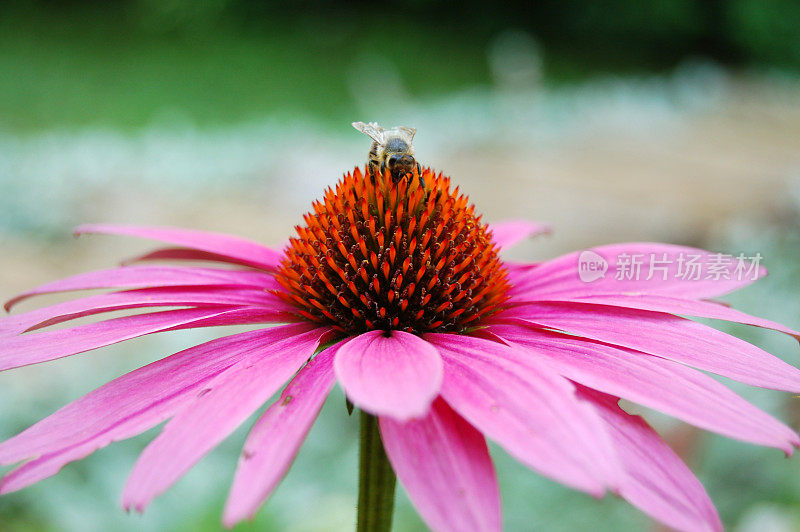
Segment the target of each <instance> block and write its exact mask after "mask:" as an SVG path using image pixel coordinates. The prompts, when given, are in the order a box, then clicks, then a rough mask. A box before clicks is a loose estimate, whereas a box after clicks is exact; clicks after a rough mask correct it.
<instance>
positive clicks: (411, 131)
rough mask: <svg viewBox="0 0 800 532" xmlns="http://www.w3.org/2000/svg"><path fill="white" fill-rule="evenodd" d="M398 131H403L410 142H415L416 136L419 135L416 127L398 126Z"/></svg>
mask: <svg viewBox="0 0 800 532" xmlns="http://www.w3.org/2000/svg"><path fill="white" fill-rule="evenodd" d="M397 129H398V130H399V131H402V132H403V133H404V134H406V135H408V141H409V142H411V141H412V140H414V135H416V134H417V128H415V127H406V126H397Z"/></svg>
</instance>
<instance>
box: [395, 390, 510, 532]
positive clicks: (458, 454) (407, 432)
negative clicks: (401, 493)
mask: <svg viewBox="0 0 800 532" xmlns="http://www.w3.org/2000/svg"><path fill="white" fill-rule="evenodd" d="M380 427H381V438H382V439H383V444H384V447H385V448H386V454H387V456H388V457H389V461H390V462H391V463H392V468H394V470H395V472H396V473H397V478H399V479H400V483H401V484H402V485H403V487H404V488H405V489H406V492H408V496H409V498H410V499H411V502H413V503H414V507H415V508H416V509H417V510H418V511H419V514H420V515H421V516H422V518H423V519H424V520H425V523H426V524H427V525H428V526H429V527H430V528H431V529H432V530H436V531H453V532H457V531H465V530H470V531H472V530H474V531H490V530H497V531H499V530H502V522H503V519H502V514H501V510H500V490H499V488H498V486H497V477H496V476H495V472H494V465H493V464H492V459H491V457H490V456H489V450H488V449H487V448H486V440H484V438H483V436H482V435H481V433H480V432H478V431H477V430H475V429H474V428H473V427H472V426H471V425H470V424H469V423H467V422H466V421H464V419H463V418H462V417H461V416H459V415H458V414H456V413H455V412H454V411H453V410H452V409H451V408H450V407H449V406H448V405H447V403H445V402H444V401H443V400H442V399H441V398H439V399H436V400H435V401H434V402H433V404H432V405H431V408H430V410H429V411H428V414H427V415H426V416H425V417H424V418H421V419H418V420H413V421H408V422H406V423H401V422H398V421H395V420H394V419H392V418H389V417H381V418H380Z"/></svg>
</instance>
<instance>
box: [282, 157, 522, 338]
mask: <svg viewBox="0 0 800 532" xmlns="http://www.w3.org/2000/svg"><path fill="white" fill-rule="evenodd" d="M423 183H424V186H423ZM312 208H313V211H312V212H310V213H308V214H306V215H305V216H304V217H303V219H304V220H305V222H306V225H305V226H302V227H300V226H298V227H297V228H296V229H297V237H295V238H291V239H290V241H289V244H288V246H287V248H286V258H285V259H284V261H283V262H282V263H281V267H280V269H279V271H278V273H277V279H278V282H279V283H280V285H281V287H283V290H278V291H276V294H277V295H279V296H280V297H281V298H283V299H284V300H285V301H287V302H289V303H291V304H292V305H294V306H296V307H297V309H298V314H300V315H302V316H304V317H306V318H311V319H313V320H314V321H317V322H320V323H325V324H329V325H332V326H333V327H335V328H336V329H338V330H340V331H342V332H345V333H347V334H356V333H361V332H365V331H367V330H373V329H383V330H392V329H395V330H403V331H409V332H415V333H422V332H433V331H437V332H462V331H464V330H466V329H468V328H471V327H475V326H476V325H478V322H479V321H480V318H483V317H486V316H490V315H491V314H494V313H495V312H497V311H498V310H500V308H501V306H502V304H503V303H504V302H505V301H506V300H507V296H506V292H507V290H508V282H507V280H506V272H505V270H504V268H503V265H502V262H501V261H500V260H499V258H498V255H497V251H498V250H497V248H496V247H495V245H494V244H493V243H492V241H491V237H490V235H489V234H488V229H487V226H486V224H484V223H482V222H481V220H480V217H479V216H476V215H475V211H474V206H473V205H471V204H469V199H468V198H467V197H466V196H465V195H463V194H459V192H458V189H456V190H454V191H451V190H450V178H448V177H445V176H443V175H442V174H441V173H439V174H435V173H434V172H433V171H431V170H430V169H429V168H426V169H423V170H422V174H418V173H417V172H416V170H415V171H414V173H413V174H407V175H406V176H405V177H403V178H401V179H400V180H399V181H397V182H395V181H394V180H393V179H392V178H391V176H390V175H389V174H388V173H385V174H384V175H373V174H371V173H369V170H368V169H365V170H364V171H363V172H362V170H361V169H359V168H356V169H355V170H354V171H353V172H352V173H347V174H346V175H345V176H344V177H343V178H342V179H341V180H340V181H339V182H338V183H337V184H336V186H335V187H334V188H329V189H328V190H327V191H326V192H325V195H324V197H323V198H322V199H321V200H319V201H316V202H314V203H313V205H312Z"/></svg>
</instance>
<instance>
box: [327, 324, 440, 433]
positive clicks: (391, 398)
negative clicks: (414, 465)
mask: <svg viewBox="0 0 800 532" xmlns="http://www.w3.org/2000/svg"><path fill="white" fill-rule="evenodd" d="M387 334H389V333H384V332H383V331H370V332H367V333H364V334H362V335H360V336H356V337H355V338H351V339H350V340H348V341H346V342H345V343H344V344H343V345H342V347H341V348H340V349H339V352H338V353H337V355H336V360H335V361H334V364H333V367H334V371H335V372H336V378H337V380H338V381H339V384H341V386H342V388H344V391H345V393H346V394H347V397H348V398H349V399H350V400H351V401H352V402H353V404H355V405H356V406H357V407H359V408H361V409H363V410H366V411H367V412H369V413H371V414H375V415H380V416H392V417H394V418H397V419H398V420H401V421H404V420H407V419H410V418H412V417H421V416H424V415H425V413H426V412H427V411H428V408H429V407H430V404H431V401H433V399H434V398H435V397H436V396H437V395H438V394H439V387H440V386H441V384H442V359H441V357H439V353H437V352H436V349H435V348H434V347H433V346H432V345H430V344H429V343H428V342H426V341H425V340H423V339H421V338H419V337H418V336H415V335H413V334H410V333H407V332H402V331H392V332H391V333H390V334H391V335H390V336H387Z"/></svg>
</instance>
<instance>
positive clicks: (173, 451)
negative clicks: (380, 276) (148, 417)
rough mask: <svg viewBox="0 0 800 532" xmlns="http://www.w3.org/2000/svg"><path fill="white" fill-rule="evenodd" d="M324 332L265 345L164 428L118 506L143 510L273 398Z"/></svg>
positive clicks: (143, 459)
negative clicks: (120, 504)
mask: <svg viewBox="0 0 800 532" xmlns="http://www.w3.org/2000/svg"><path fill="white" fill-rule="evenodd" d="M327 332H328V331H327V330H324V329H315V330H312V331H310V332H307V333H303V334H300V335H297V336H294V337H292V338H288V339H286V340H282V341H280V342H266V343H264V344H262V346H261V347H260V348H259V349H258V350H257V351H255V352H254V353H251V354H250V355H249V356H248V357H246V358H245V359H243V360H241V361H240V362H238V363H237V364H235V365H234V366H232V367H231V368H230V369H228V371H226V372H225V373H224V374H222V375H221V376H220V377H218V378H217V379H215V380H214V381H213V382H211V383H209V384H208V385H207V387H206V389H205V390H203V393H201V394H200V395H199V396H197V397H196V398H195V400H194V401H193V402H192V403H191V404H189V405H187V407H186V408H184V409H183V410H181V411H180V412H179V413H178V414H177V415H176V416H175V417H174V418H172V420H170V421H169V423H167V425H166V426H165V427H164V430H163V431H162V432H161V434H159V436H158V437H157V438H156V439H155V440H153V441H152V442H151V443H150V445H148V446H147V448H146V449H145V450H144V452H142V454H141V456H140V457H139V460H137V462H136V465H135V466H134V468H133V471H132V472H131V475H130V477H129V478H128V482H127V484H126V486H125V491H124V493H123V495H122V504H123V506H124V507H125V508H126V509H130V508H135V509H136V510H138V511H140V512H141V511H144V509H145V507H146V506H147V505H148V504H149V503H150V502H151V501H152V500H153V499H154V498H155V497H156V496H158V495H159V494H161V493H163V492H164V491H166V490H167V489H168V488H169V487H170V486H171V485H172V484H173V483H175V482H176V481H177V480H178V479H179V478H181V477H182V476H183V475H184V474H185V473H186V472H187V471H188V470H189V469H191V468H192V466H194V464H196V463H197V462H198V461H199V460H200V459H201V458H202V457H203V456H205V455H206V454H207V453H208V452H209V451H211V449H213V448H214V447H216V446H217V444H219V442H221V441H222V440H224V439H225V438H226V437H227V436H228V435H229V434H230V433H231V432H233V431H234V430H235V429H236V427H238V426H239V425H240V424H241V423H242V422H243V421H244V420H245V419H247V417H248V416H250V415H251V414H252V413H253V412H254V411H255V410H256V409H257V408H258V407H259V406H261V405H262V404H263V403H264V402H265V401H266V400H267V399H269V398H270V396H272V394H274V393H275V392H276V391H277V390H278V389H279V388H280V387H281V385H282V384H283V383H284V382H286V380H288V379H289V378H290V377H291V376H292V375H293V374H294V372H295V371H297V370H298V369H299V368H300V367H301V366H302V365H303V364H304V363H305V362H306V361H307V360H308V359H309V358H310V357H311V356H312V355H313V354H314V351H315V350H316V349H317V347H318V346H319V343H320V339H321V337H322V336H323V334H325V333H327Z"/></svg>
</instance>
